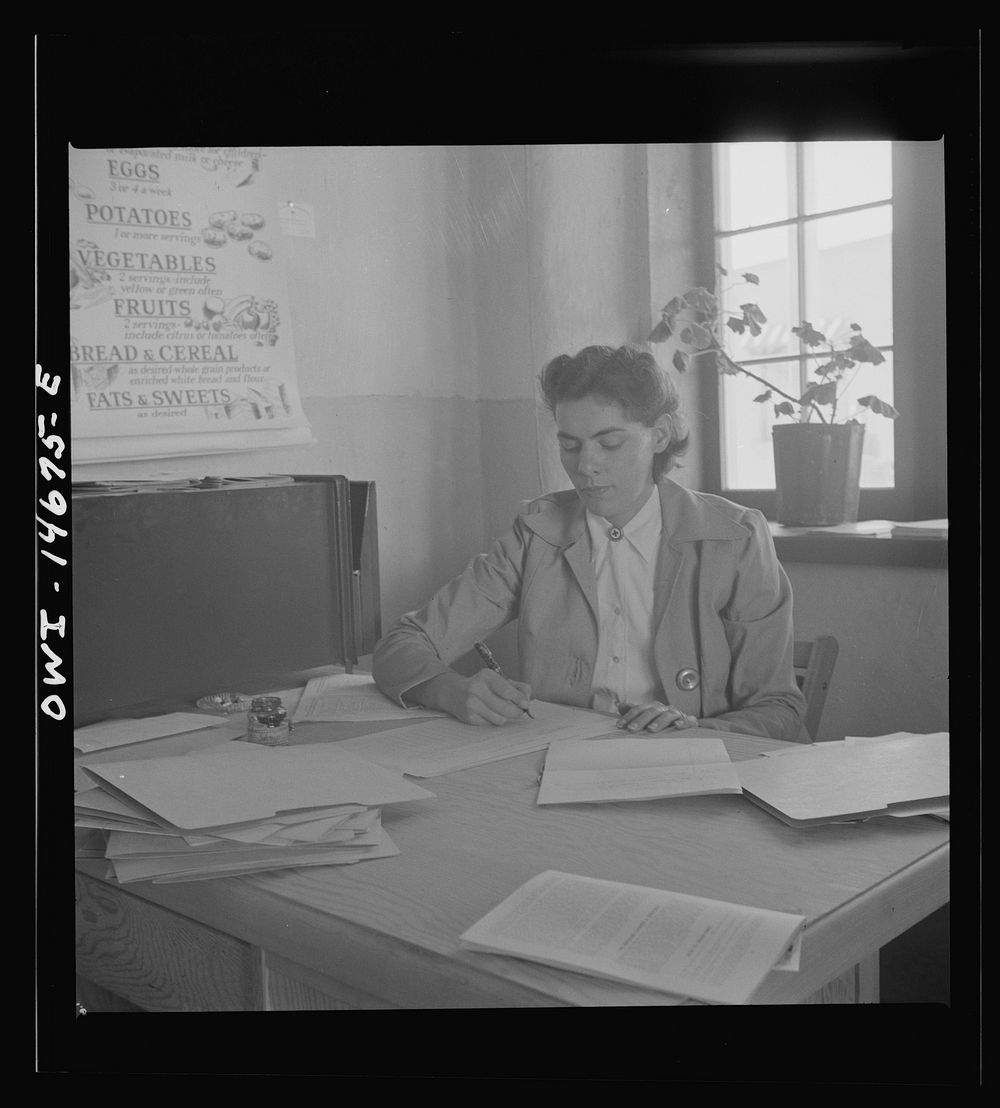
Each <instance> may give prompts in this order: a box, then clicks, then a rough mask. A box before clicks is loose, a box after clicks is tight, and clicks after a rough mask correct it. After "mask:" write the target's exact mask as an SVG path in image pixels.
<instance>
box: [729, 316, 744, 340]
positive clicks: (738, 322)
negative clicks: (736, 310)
mask: <svg viewBox="0 0 1000 1108" xmlns="http://www.w3.org/2000/svg"><path fill="white" fill-rule="evenodd" d="M726 326H727V327H728V328H729V330H730V331H735V332H736V334H738V335H742V334H743V332H744V331H745V330H746V329H747V325H746V323H745V322H744V321H743V320H742V319H740V317H739V316H735V315H731V316H730V317H729V318H728V319H727V320H726Z"/></svg>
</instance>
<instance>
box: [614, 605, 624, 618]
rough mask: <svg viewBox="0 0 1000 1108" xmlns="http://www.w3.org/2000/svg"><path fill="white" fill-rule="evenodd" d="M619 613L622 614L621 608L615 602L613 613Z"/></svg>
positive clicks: (618, 614) (617, 614)
mask: <svg viewBox="0 0 1000 1108" xmlns="http://www.w3.org/2000/svg"><path fill="white" fill-rule="evenodd" d="M621 614H622V610H621V608H619V607H618V605H617V604H616V605H615V615H616V616H620V615H621Z"/></svg>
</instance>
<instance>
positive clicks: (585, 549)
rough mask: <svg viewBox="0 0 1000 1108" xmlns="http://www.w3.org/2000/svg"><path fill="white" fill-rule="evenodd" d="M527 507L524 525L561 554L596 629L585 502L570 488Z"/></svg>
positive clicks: (595, 596)
mask: <svg viewBox="0 0 1000 1108" xmlns="http://www.w3.org/2000/svg"><path fill="white" fill-rule="evenodd" d="M525 507H526V514H525V515H524V516H523V517H522V518H523V520H524V524H525V526H526V527H528V528H530V529H531V530H532V531H534V532H535V534H536V535H539V536H540V537H541V538H543V539H545V541H546V542H548V543H551V544H552V546H554V547H556V548H557V549H558V550H560V551H561V552H562V556H563V558H564V559H565V560H566V564H567V565H568V566H569V568H570V572H571V573H572V574H573V577H574V579H575V580H576V583H577V585H579V587H580V591H581V592H582V593H583V595H584V598H585V599H586V601H587V605H588V607H589V608H590V614H591V616H592V617H593V620H594V627H595V628H597V627H598V626H599V625H600V624H599V620H598V615H597V579H596V578H595V577H594V566H593V563H592V561H591V549H590V533H589V532H588V530H587V517H586V513H585V511H584V507H583V502H582V501H581V500H580V498H579V496H578V495H577V494H576V491H575V490H573V489H571V490H567V491H564V492H557V493H550V494H549V495H547V496H543V497H539V498H538V499H537V500H534V501H531V502H530V504H528V505H526V506H525Z"/></svg>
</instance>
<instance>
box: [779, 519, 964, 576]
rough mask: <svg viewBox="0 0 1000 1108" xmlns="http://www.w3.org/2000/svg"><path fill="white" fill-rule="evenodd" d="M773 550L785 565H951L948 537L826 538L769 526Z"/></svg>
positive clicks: (866, 536) (799, 530)
mask: <svg viewBox="0 0 1000 1108" xmlns="http://www.w3.org/2000/svg"><path fill="white" fill-rule="evenodd" d="M769 526H770V528H771V535H772V536H773V537H774V548H775V550H776V551H777V553H778V558H779V560H780V561H782V562H821V563H822V562H826V563H830V564H834V565H844V564H849V565H869V566H919V567H923V568H931V569H937V568H945V567H947V565H948V540H947V539H946V538H920V539H909V538H906V539H904V538H893V536H892V535H824V534H821V533H820V534H818V533H817V532H815V531H810V530H806V529H804V528H801V527H783V526H782V525H781V524H780V523H770V524H769Z"/></svg>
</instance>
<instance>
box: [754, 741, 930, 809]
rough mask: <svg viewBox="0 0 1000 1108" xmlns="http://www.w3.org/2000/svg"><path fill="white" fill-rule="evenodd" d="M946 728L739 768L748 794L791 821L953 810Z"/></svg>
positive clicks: (811, 748) (800, 749)
mask: <svg viewBox="0 0 1000 1108" xmlns="http://www.w3.org/2000/svg"><path fill="white" fill-rule="evenodd" d="M948 739H949V736H948V733H947V732H938V733H935V734H930V735H912V734H907V733H899V734H893V735H878V736H875V737H873V738H853V737H851V738H847V739H844V740H843V741H842V742H825V743H810V744H803V745H802V746H795V747H790V748H788V749H784V750H780V751H773V752H771V753H770V754H769V755H767V756H765V757H762V758H757V759H754V760H752V761H748V762H740V763H738V764H737V766H736V772H737V775H738V777H739V780H740V784H741V785H742V787H743V793H744V795H745V796H747V797H748V798H749V799H750V800H752V801H754V803H756V804H758V805H760V807H762V808H763V809H764V810H765V811H767V812H770V813H771V815H773V816H776V817H777V818H778V819H780V820H782V821H783V822H784V823H787V824H790V825H791V826H793V827H808V826H812V825H817V824H823V823H842V822H854V821H857V820H865V819H871V818H873V817H875V816H916V815H937V816H941V817H943V818H947V817H948V814H949V775H948Z"/></svg>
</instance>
